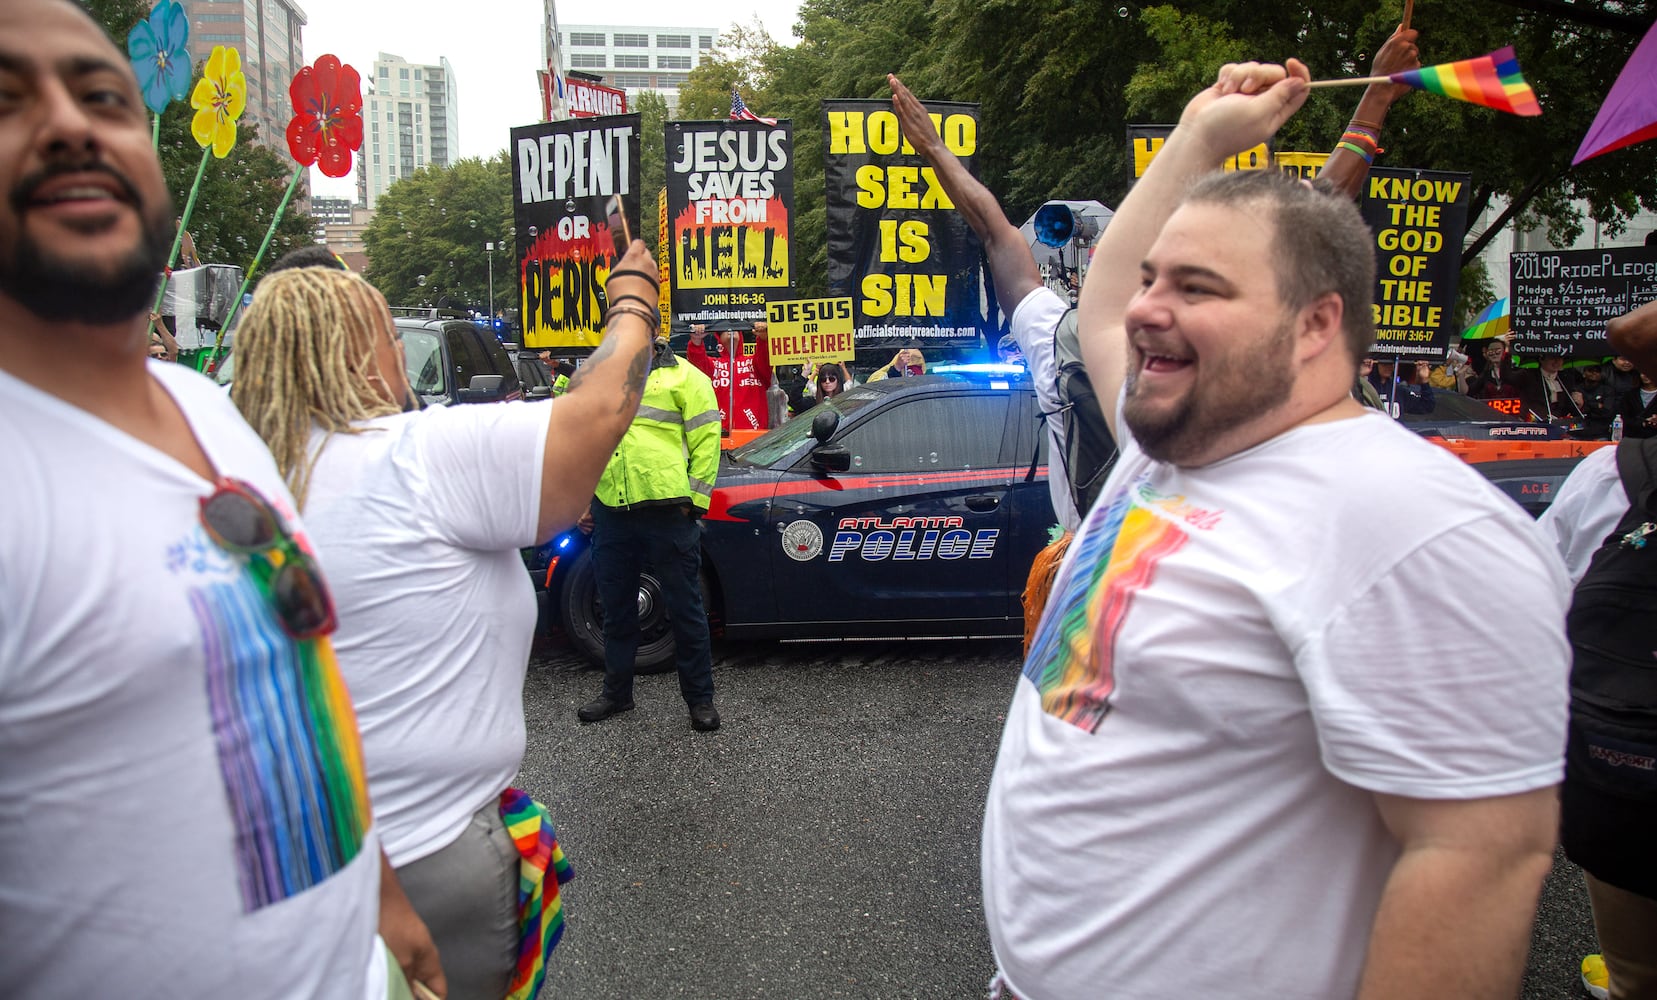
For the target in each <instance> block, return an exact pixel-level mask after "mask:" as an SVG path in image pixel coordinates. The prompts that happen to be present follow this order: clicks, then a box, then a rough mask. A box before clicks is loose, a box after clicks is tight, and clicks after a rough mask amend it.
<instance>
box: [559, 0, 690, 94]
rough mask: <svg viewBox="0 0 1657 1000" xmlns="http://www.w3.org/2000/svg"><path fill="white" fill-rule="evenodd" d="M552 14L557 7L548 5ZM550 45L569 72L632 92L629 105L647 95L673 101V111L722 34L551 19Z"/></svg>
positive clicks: (687, 29) (686, 29)
mask: <svg viewBox="0 0 1657 1000" xmlns="http://www.w3.org/2000/svg"><path fill="white" fill-rule="evenodd" d="M548 9H549V11H550V9H551V4H550V3H549V4H548ZM548 28H549V33H548V38H549V42H550V44H549V43H548V42H544V43H543V47H545V48H551V49H553V50H555V51H556V52H559V53H562V55H563V57H564V64H563V68H564V69H571V70H580V71H582V72H584V73H594V74H599V75H601V76H602V77H603V78H604V82H605V83H607V84H609V85H610V86H612V87H619V88H621V89H622V90H625V91H626V92H627V97H628V103H629V106H631V103H632V100H633V98H634V97H636V96H637V95H638V94H639V93H640V92H641V91H645V90H654V91H656V92H657V93H659V94H661V95H662V96H663V97H665V98H667V106H668V110H669V111H670V112H671V111H674V110H677V108H678V106H679V88H680V87H682V86H684V84H685V80H686V79H687V78H689V76H690V71H691V70H692V69H694V68H695V67H696V66H697V65H699V64H700V63H701V62H702V60H703V59H704V58H706V57H707V56H708V55H709V54H710V53H712V51H713V45H714V42H715V41H716V40H717V39H718V38H719V30H718V29H717V28H640V27H629V26H623V25H614V24H566V25H562V26H559V25H558V24H557V22H556V20H555V19H554V18H552V17H549V19H548Z"/></svg>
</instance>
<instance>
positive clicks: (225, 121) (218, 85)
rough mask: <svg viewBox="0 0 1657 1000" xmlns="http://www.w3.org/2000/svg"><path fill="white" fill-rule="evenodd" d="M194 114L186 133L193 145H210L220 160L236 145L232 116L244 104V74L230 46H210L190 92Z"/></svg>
mask: <svg viewBox="0 0 1657 1000" xmlns="http://www.w3.org/2000/svg"><path fill="white" fill-rule="evenodd" d="M190 107H192V108H195V109H196V116H195V117H194V118H192V119H191V120H190V134H191V135H193V136H195V138H196V144H197V145H199V146H201V147H202V148H203V149H206V148H207V147H208V146H212V147H213V155H214V156H216V157H218V158H219V159H221V160H222V159H224V158H225V155H226V154H228V153H229V152H230V147H231V146H234V145H235V144H236V119H238V118H240V117H242V111H243V110H244V109H245V108H246V107H247V77H246V76H245V75H243V73H242V54H241V53H240V52H237V51H236V50H235V49H234V48H226V47H224V46H223V45H215V46H213V54H212V55H210V56H208V57H207V68H206V70H204V71H203V72H202V75H201V79H200V80H197V81H196V89H195V90H194V91H193V92H192V93H191V94H190Z"/></svg>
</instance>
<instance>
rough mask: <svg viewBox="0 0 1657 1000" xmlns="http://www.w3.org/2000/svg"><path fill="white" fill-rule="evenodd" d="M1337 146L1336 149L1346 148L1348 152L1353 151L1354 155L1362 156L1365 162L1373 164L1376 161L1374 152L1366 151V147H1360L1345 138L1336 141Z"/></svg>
mask: <svg viewBox="0 0 1657 1000" xmlns="http://www.w3.org/2000/svg"><path fill="white" fill-rule="evenodd" d="M1335 148H1336V149H1344V150H1346V151H1347V152H1348V153H1351V154H1352V155H1354V156H1357V157H1359V158H1361V159H1362V160H1363V161H1364V162H1365V163H1371V164H1373V163H1374V162H1375V154H1374V153H1371V152H1367V151H1365V150H1364V149H1362V148H1361V147H1359V146H1358V145H1356V144H1355V143H1350V142H1346V141H1344V140H1343V141H1341V142H1338V143H1336V144H1335Z"/></svg>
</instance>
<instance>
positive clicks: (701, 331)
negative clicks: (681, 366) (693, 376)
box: [685, 323, 713, 378]
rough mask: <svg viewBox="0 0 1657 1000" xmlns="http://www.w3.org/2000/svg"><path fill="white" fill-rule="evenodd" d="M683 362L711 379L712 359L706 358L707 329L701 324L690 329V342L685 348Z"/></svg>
mask: <svg viewBox="0 0 1657 1000" xmlns="http://www.w3.org/2000/svg"><path fill="white" fill-rule="evenodd" d="M685 360H687V361H689V362H690V363H691V365H692V366H693V367H694V368H695V369H696V370H697V371H699V372H701V373H702V374H704V375H706V376H708V377H709V378H713V359H712V358H710V357H708V328H707V327H706V326H703V325H702V324H701V323H697V324H695V325H694V326H692V327H691V328H690V342H689V344H688V345H687V346H686V348H685Z"/></svg>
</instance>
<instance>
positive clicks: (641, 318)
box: [539, 240, 660, 541]
mask: <svg viewBox="0 0 1657 1000" xmlns="http://www.w3.org/2000/svg"><path fill="white" fill-rule="evenodd" d="M655 273H656V265H655V262H654V261H653V260H652V259H651V257H650V252H649V251H648V250H646V249H645V247H644V243H643V242H641V241H639V240H634V241H633V244H632V246H630V247H628V248H627V255H626V256H624V257H622V259H621V261H620V262H619V263H618V264H617V265H616V267H615V269H614V270H612V271H611V272H610V280H609V282H608V283H607V284H606V285H605V291H606V293H607V295H608V298H607V300H606V301H608V302H609V303H610V313H609V315H608V317H607V318H606V321H605V326H604V342H603V343H602V344H600V345H599V346H598V350H596V351H594V352H593V355H592V357H590V358H588V359H587V363H586V364H584V365H582V366H581V370H580V371H578V372H576V373H575V376H574V377H573V378H571V379H570V388H569V391H567V392H565V393H564V395H562V396H560V397H558V400H557V401H556V402H554V403H551V404H550V405H551V406H552V414H551V415H550V416H549V417H548V420H547V443H546V452H545V454H544V455H543V456H542V459H541V516H540V523H539V528H540V530H539V535H540V538H541V540H542V541H545V540H546V539H548V538H551V537H552V536H553V535H555V534H557V533H558V532H559V531H562V530H563V529H565V528H567V527H569V526H570V525H572V524H574V523H575V520H576V518H578V517H580V516H581V515H582V514H583V513H585V512H586V510H587V503H588V501H590V500H592V498H593V490H594V488H596V487H597V486H598V477H599V476H601V475H603V473H604V466H605V465H607V464H608V463H609V461H610V456H611V455H613V454H615V451H616V446H617V445H618V444H620V443H621V436H622V435H623V434H626V433H627V427H628V425H630V424H631V423H632V422H633V415H634V414H635V413H637V412H638V409H639V398H640V397H641V396H642V395H643V394H644V378H645V376H646V375H647V374H649V372H650V343H651V339H652V338H653V337H654V335H655V331H656V326H657V324H658V323H659V322H660V321H659V320H657V319H656V318H655V315H656V314H655V311H654V310H655V302H656V277H655ZM641 302H642V303H644V304H643V305H641V304H640V303H641ZM647 317H648V318H647Z"/></svg>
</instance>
